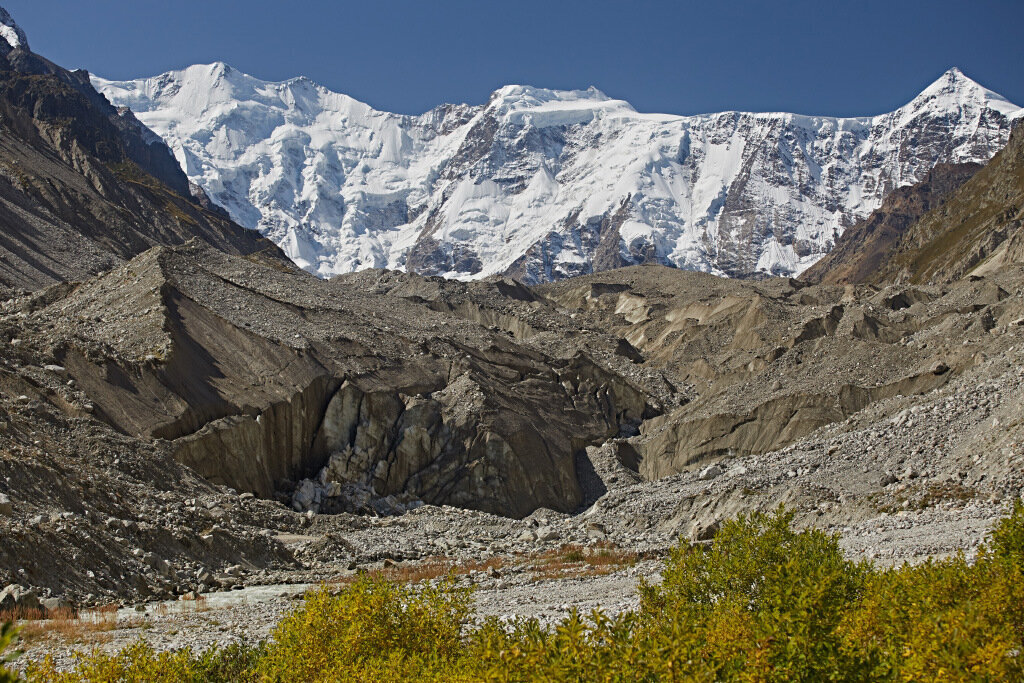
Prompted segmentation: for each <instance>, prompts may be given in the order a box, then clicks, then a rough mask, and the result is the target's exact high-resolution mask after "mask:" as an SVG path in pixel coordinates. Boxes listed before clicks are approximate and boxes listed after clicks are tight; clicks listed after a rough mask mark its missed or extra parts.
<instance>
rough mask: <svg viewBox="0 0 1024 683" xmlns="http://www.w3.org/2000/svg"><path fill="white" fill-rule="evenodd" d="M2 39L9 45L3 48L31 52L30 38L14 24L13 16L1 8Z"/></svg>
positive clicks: (0, 32)
mask: <svg viewBox="0 0 1024 683" xmlns="http://www.w3.org/2000/svg"><path fill="white" fill-rule="evenodd" d="M0 38H3V39H4V42H5V43H7V45H4V46H2V47H4V48H6V49H8V50H25V51H28V50H29V47H28V38H27V37H26V36H25V32H24V31H22V30H21V27H20V26H18V24H16V23H15V22H14V19H13V18H11V15H10V14H8V12H7V10H5V9H4V8H3V7H0Z"/></svg>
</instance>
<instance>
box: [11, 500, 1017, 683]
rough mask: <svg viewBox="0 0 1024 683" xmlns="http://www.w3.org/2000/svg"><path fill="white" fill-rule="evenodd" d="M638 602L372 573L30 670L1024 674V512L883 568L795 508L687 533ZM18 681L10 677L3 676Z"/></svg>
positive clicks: (383, 674)
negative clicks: (192, 629)
mask: <svg viewBox="0 0 1024 683" xmlns="http://www.w3.org/2000/svg"><path fill="white" fill-rule="evenodd" d="M663 578H664V580H663V582H662V583H661V584H660V585H648V584H642V585H641V587H640V609H639V610H637V611H635V612H629V613H626V614H623V615H620V616H616V617H608V616H606V615H604V614H602V613H600V612H594V613H592V614H590V615H588V616H586V617H583V616H581V615H580V614H578V613H575V612H574V613H573V614H571V615H570V616H569V617H567V618H566V619H564V620H563V621H562V622H560V623H559V624H557V625H555V626H553V627H550V628H545V627H543V626H542V625H541V624H540V623H539V622H538V621H536V620H534V619H519V620H516V621H512V622H504V621H501V620H498V619H494V618H491V619H487V620H484V621H483V622H477V621H474V620H473V618H472V610H471V595H470V593H469V592H468V591H467V590H465V589H458V588H456V587H455V586H454V585H453V584H452V583H451V582H450V581H448V582H442V583H441V584H440V585H438V586H434V587H415V586H409V585H401V584H395V583H392V582H388V581H386V580H384V579H381V578H379V577H377V578H374V577H368V578H365V579H362V580H360V581H357V582H356V583H355V584H353V585H351V586H349V587H348V588H346V589H345V590H344V591H342V592H341V593H340V594H339V595H331V594H330V593H329V592H328V591H327V590H326V589H321V590H319V591H316V592H313V593H311V594H310V595H308V596H307V598H306V600H305V602H304V604H302V605H301V606H300V607H298V608H296V609H295V610H294V611H293V612H292V613H291V614H289V615H288V616H287V617H286V618H284V619H283V620H282V621H281V622H280V623H279V624H278V625H277V627H276V629H275V630H274V632H273V634H272V636H271V638H270V639H269V640H268V642H266V643H261V644H259V645H257V646H241V645H240V646H233V647H229V648H211V649H210V650H207V651H205V652H200V653H195V652H192V651H190V650H180V651H176V652H171V653H157V652H155V651H154V650H153V649H152V648H150V647H149V646H148V645H146V644H145V643H142V642H140V643H137V644H135V645H133V646H131V647H129V648H126V649H125V650H123V651H121V652H119V653H117V654H114V655H104V654H101V653H94V654H91V655H85V656H82V657H81V658H80V659H79V660H78V662H77V668H76V669H75V670H74V671H71V672H68V673H61V672H58V671H57V670H56V668H55V666H54V664H53V662H52V661H44V662H43V663H41V664H38V665H35V666H33V667H32V668H30V670H29V672H28V678H29V680H32V681H72V680H75V681H77V680H88V681H94V682H98V681H154V680H157V681H380V680H402V681H750V682H754V681H765V682H767V681H1021V680H1024V655H1022V653H1024V509H1022V508H1021V506H1019V505H1018V506H1016V507H1015V508H1014V510H1013V512H1012V514H1011V515H1009V516H1008V517H1007V518H1005V519H1003V520H1002V521H1001V522H1000V523H999V524H998V526H997V527H996V529H995V530H994V532H993V534H992V539H991V541H990V543H989V544H988V545H987V546H986V547H984V548H983V549H982V550H981V552H980V553H979V555H978V557H977V558H976V559H975V561H973V562H968V561H967V560H966V559H965V558H964V557H962V556H957V557H954V558H950V559H946V560H932V561H928V562H925V563H923V564H920V565H917V566H909V565H904V566H902V567H897V568H892V569H878V568H876V567H874V566H873V565H870V564H868V563H856V562H851V561H849V560H847V559H845V558H844V557H843V554H842V552H841V551H840V548H839V545H838V537H837V536H832V535H828V534H825V533H823V532H821V531H818V530H813V529H811V530H805V531H795V530H794V529H793V527H792V516H791V514H789V513H787V512H786V511H785V510H783V509H781V508H780V509H779V510H778V511H776V512H775V513H774V514H770V515H766V514H760V513H756V514H753V515H751V516H749V517H740V518H738V519H735V520H732V521H730V522H728V523H726V524H725V525H723V527H722V530H721V531H720V532H719V534H718V536H717V537H716V538H715V540H714V542H713V544H712V545H711V546H710V547H703V546H690V545H688V544H685V543H680V544H679V545H678V546H677V547H675V548H674V549H673V550H672V552H671V554H670V556H669V558H668V560H667V562H666V567H665V571H664V574H663ZM0 680H2V675H0Z"/></svg>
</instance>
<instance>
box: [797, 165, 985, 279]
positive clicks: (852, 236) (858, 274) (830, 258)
mask: <svg viewBox="0 0 1024 683" xmlns="http://www.w3.org/2000/svg"><path fill="white" fill-rule="evenodd" d="M980 168H981V165H980V164H939V165H938V166H936V167H935V168H933V169H932V170H931V171H929V172H928V175H926V176H925V177H924V180H922V181H921V182H919V183H917V184H915V185H911V186H909V187H901V188H897V189H895V190H893V191H892V193H891V194H889V196H887V197H886V198H885V199H884V200H883V201H882V205H881V206H880V207H878V208H877V209H875V210H874V211H872V212H871V215H870V216H868V217H867V218H866V219H864V220H863V221H860V222H859V223H857V224H855V225H853V226H852V227H850V228H847V229H846V231H845V232H843V234H842V236H841V237H840V238H839V239H838V240H837V241H836V246H835V247H834V248H833V249H832V251H831V252H829V254H828V255H827V256H826V257H825V258H823V259H821V260H820V261H818V262H817V263H815V264H814V265H813V266H811V268H809V269H808V270H807V271H805V272H804V273H803V274H802V275H801V276H800V279H802V280H806V281H808V282H821V283H826V284H847V283H860V282H866V281H868V280H869V279H871V278H872V277H873V275H874V274H875V272H876V271H877V270H878V269H879V268H880V267H881V266H882V265H883V264H884V263H885V262H886V260H887V259H888V258H890V256H891V253H892V250H893V248H894V247H895V246H896V243H897V242H899V240H900V239H901V238H902V237H903V234H904V233H905V232H906V231H907V230H908V229H909V228H910V226H911V225H913V224H914V222H915V221H917V220H918V219H920V218H921V216H923V215H924V214H925V213H927V212H928V211H930V210H932V209H933V208H935V207H936V206H941V205H942V203H943V202H944V201H945V200H946V198H947V197H948V196H949V195H950V194H951V193H952V192H954V191H956V190H957V189H958V188H960V186H961V185H963V184H964V183H965V182H967V181H968V180H970V178H971V176H973V175H974V174H975V173H976V172H977V171H978V169H980Z"/></svg>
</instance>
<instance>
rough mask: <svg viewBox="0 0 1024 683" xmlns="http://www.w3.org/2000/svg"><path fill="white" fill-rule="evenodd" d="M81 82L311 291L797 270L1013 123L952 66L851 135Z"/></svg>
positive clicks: (229, 83) (233, 85)
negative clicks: (358, 279) (657, 267)
mask: <svg viewBox="0 0 1024 683" xmlns="http://www.w3.org/2000/svg"><path fill="white" fill-rule="evenodd" d="M92 82H93V84H94V85H95V87H96V89H97V90H99V91H100V92H101V93H103V94H104V95H106V96H107V97H108V98H109V99H110V100H111V101H112V102H113V103H114V104H116V105H118V106H121V107H127V108H130V109H131V111H132V112H134V113H135V115H136V116H138V118H139V120H141V121H142V122H143V123H144V124H146V126H148V127H149V128H151V129H152V130H153V131H155V132H156V133H157V134H158V135H159V136H160V137H161V138H163V140H164V141H165V142H166V143H167V144H168V146H169V147H170V148H171V149H172V150H173V152H174V155H175V157H176V158H177V160H178V162H179V163H180V164H181V167H182V168H183V169H184V171H185V173H186V174H187V176H188V177H189V179H190V180H191V181H192V182H193V183H195V184H196V185H198V186H199V187H201V188H202V189H203V190H204V191H205V192H206V194H208V195H209V196H210V198H211V199H212V201H213V202H214V203H215V204H217V205H219V206H220V207H222V208H224V209H225V210H227V212H228V213H229V214H230V215H231V217H232V218H233V219H234V220H235V221H236V222H238V223H239V224H241V225H243V226H245V227H248V228H254V229H257V230H259V231H260V232H261V233H262V234H263V235H265V236H266V237H268V238H270V239H271V240H273V241H274V242H275V243H277V244H278V245H279V246H280V247H281V248H282V249H283V250H284V251H285V252H286V253H287V254H288V256H289V257H291V258H292V259H293V260H294V261H295V262H296V263H298V264H299V265H301V266H302V267H304V268H306V269H307V270H309V271H311V272H314V273H316V274H318V275H320V276H325V277H327V276H331V275H334V274H337V273H344V272H351V271H356V270H360V269H364V268H391V269H399V270H408V271H412V272H418V273H421V274H428V275H443V276H446V277H456V278H463V279H465V278H480V277H485V276H487V275H492V274H507V275H511V276H513V277H516V278H517V279H519V280H521V281H523V282H526V283H537V282H543V281H551V280H557V279H561V278H565V277H571V276H575V275H580V274H586V273H590V272H597V271H602V270H607V269H610V268H615V267H621V266H627V265H635V264H641V263H652V262H653V263H660V264H663V265H669V266H674V267H678V268H683V269H687V270H698V271H704V272H709V273H713V274H718V275H726V276H733V277H749V276H757V275H763V274H774V275H793V274H799V273H800V272H802V271H803V270H805V269H806V268H807V267H809V266H810V265H812V264H813V263H814V262H815V261H817V260H818V259H819V258H821V256H822V255H824V254H826V253H827V252H828V251H829V250H830V249H831V248H832V246H833V245H834V244H835V242H836V240H837V238H838V237H839V236H840V235H841V234H842V233H843V231H844V229H845V228H847V227H849V226H851V225H853V224H854V223H856V222H857V221H858V220H862V219H864V218H866V217H867V216H868V215H869V214H870V213H871V212H872V211H873V210H874V209H876V208H878V207H879V206H880V204H881V202H882V200H883V198H884V197H885V196H886V195H887V194H888V193H889V192H891V191H892V190H894V189H896V188H899V187H902V186H907V185H911V184H913V183H916V182H918V181H920V180H922V179H923V178H924V177H925V175H926V174H927V173H928V172H929V171H930V170H931V168H932V167H933V166H934V165H936V164H938V163H958V164H959V163H985V162H986V161H988V160H989V159H990V158H991V157H992V156H993V155H994V154H995V153H996V152H997V151H998V150H999V149H1000V148H1001V147H1002V146H1003V145H1004V144H1005V143H1006V141H1007V139H1008V136H1009V132H1010V128H1011V127H1012V124H1013V121H1014V120H1016V119H1018V118H1019V117H1020V116H1021V111H1022V110H1021V109H1020V107H1018V106H1016V105H1014V104H1012V103H1010V102H1008V101H1007V100H1006V99H1005V98H1003V97H1001V96H1000V95H998V94H996V93H993V92H991V91H989V90H987V89H985V88H984V87H982V86H980V85H979V84H977V83H976V82H974V81H973V80H971V79H970V78H968V77H967V76H965V75H964V74H963V73H962V72H960V71H959V70H957V69H950V70H949V71H947V72H946V73H944V74H943V75H942V76H941V77H940V78H939V79H938V80H936V81H935V82H934V83H932V84H931V85H929V86H928V87H927V88H926V89H925V90H924V91H923V92H921V93H920V94H919V95H918V96H916V97H914V98H913V99H912V100H911V101H910V102H909V103H908V104H907V105H905V106H903V107H900V108H899V109H897V110H896V111H894V112H891V113H888V114H882V115H879V116H873V117H856V118H836V117H829V116H802V115H797V114H783V113H761V114H758V113H744V112H723V113H717V114H705V115H699V116H672V115H664V114H646V113H640V112H637V111H636V110H634V109H633V107H631V106H630V105H629V104H628V103H626V102H624V101H622V100H616V99H612V98H609V97H607V96H606V95H604V94H603V93H601V92H600V91H598V90H596V89H594V88H590V89H588V90H578V91H556V90H546V89H542V88H533V87H528V86H518V85H511V86H506V87H504V88H501V89H499V90H497V91H495V92H494V93H493V94H492V95H491V97H490V98H489V100H488V101H487V103H486V104H483V105H478V106H469V105H464V104H462V105H443V106H440V107H438V108H436V109H433V110H431V111H429V112H427V113H425V114H423V115H420V116H404V115H397V114H389V113H386V112H380V111H376V110H374V109H372V108H371V107H369V106H368V105H366V104H363V103H361V102H358V101H356V100H354V99H352V98H351V97H348V96H346V95H342V94H339V93H335V92H331V91H330V90H328V89H326V88H324V87H322V86H319V85H317V84H316V83H314V82H312V81H310V80H308V79H306V78H295V79H292V80H288V81H283V82H276V83H271V82H267V81H261V80H259V79H256V78H253V77H252V76H248V75H246V74H244V73H242V72H240V71H238V70H236V69H233V68H232V67H230V66H228V65H226V64H223V63H214V64H209V65H196V66H191V67H188V68H186V69H183V70H181V71H171V72H168V73H165V74H162V75H160V76H156V77H153V78H145V79H139V80H131V81H108V80H104V79H102V78H98V77H93V79H92Z"/></svg>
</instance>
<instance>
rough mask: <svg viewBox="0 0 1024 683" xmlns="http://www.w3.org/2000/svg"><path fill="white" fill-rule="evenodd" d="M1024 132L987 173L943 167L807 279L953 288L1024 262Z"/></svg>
mask: <svg viewBox="0 0 1024 683" xmlns="http://www.w3.org/2000/svg"><path fill="white" fill-rule="evenodd" d="M1022 207H1024V127H1022V126H1020V125H1018V126H1017V127H1016V128H1015V129H1014V131H1013V133H1012V135H1011V136H1010V141H1009V142H1008V143H1007V145H1006V147H1005V148H1004V149H1003V150H1002V151H1000V152H999V153H998V154H997V155H996V156H995V157H994V158H993V159H992V161H991V162H989V163H988V164H987V165H986V166H985V167H984V168H981V169H980V170H979V169H978V167H976V166H974V165H964V166H940V167H937V168H936V169H935V170H934V171H933V172H932V173H930V174H929V176H928V177H927V179H926V180H925V182H924V183H922V184H920V185H918V186H914V187H910V188H904V189H901V190H898V191H896V192H894V193H893V195H892V197H891V199H890V200H888V201H887V202H886V203H885V204H884V205H883V207H882V208H881V209H880V210H879V211H878V212H876V213H875V214H873V215H872V216H871V217H870V218H869V219H868V220H867V221H865V222H864V223H863V224H860V225H858V226H856V227H855V228H852V229H851V231H850V233H848V234H847V235H843V238H842V239H841V240H840V242H839V243H838V245H837V248H836V251H835V252H833V254H831V255H830V256H829V257H828V258H826V259H824V260H823V261H822V262H821V263H819V264H817V265H815V267H814V268H812V269H811V270H810V271H808V273H807V274H806V276H805V279H808V280H811V281H821V282H836V283H840V282H866V283H872V284H883V283H886V282H892V281H904V282H913V283H924V282H951V281H953V280H956V279H958V278H962V277H964V276H965V275H967V274H968V273H970V272H971V271H972V270H973V269H975V268H978V270H979V271H980V273H982V274H984V273H987V272H995V271H997V270H999V269H1002V268H1005V267H1008V266H1012V265H1014V264H1019V263H1021V255H1020V253H1021V252H1020V246H1019V245H1020V243H1021V240H1022V239H1024V238H1022V236H1021V232H1022V228H1021V226H1022V225H1024V213H1022V211H1024V209H1022Z"/></svg>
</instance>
